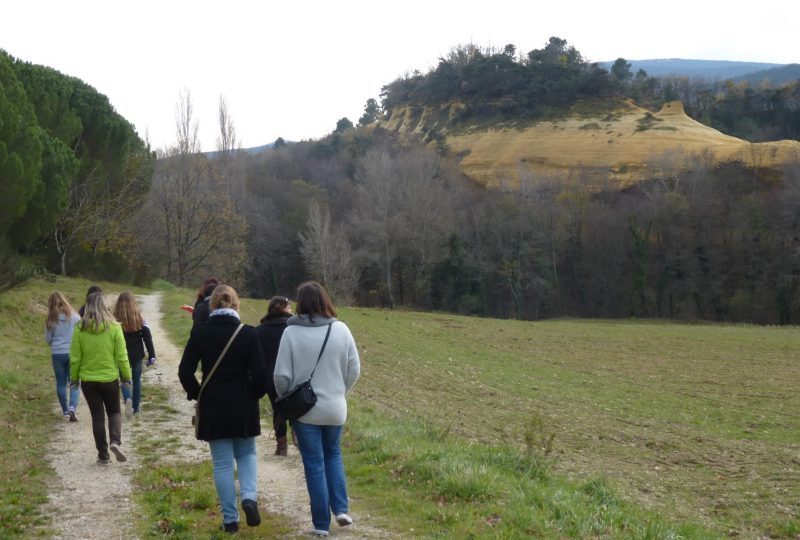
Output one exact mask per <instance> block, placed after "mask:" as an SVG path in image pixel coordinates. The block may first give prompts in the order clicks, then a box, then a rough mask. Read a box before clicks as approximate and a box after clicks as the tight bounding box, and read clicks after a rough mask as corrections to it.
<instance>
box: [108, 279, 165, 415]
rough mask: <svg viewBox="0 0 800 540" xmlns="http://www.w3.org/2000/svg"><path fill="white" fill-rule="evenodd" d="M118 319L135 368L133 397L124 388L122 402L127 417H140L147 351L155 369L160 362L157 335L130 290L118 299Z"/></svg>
mask: <svg viewBox="0 0 800 540" xmlns="http://www.w3.org/2000/svg"><path fill="white" fill-rule="evenodd" d="M114 317H115V318H116V319H117V320H118V321H119V323H120V324H121V325H122V333H123V335H124V336H125V348H126V350H127V351H128V362H129V363H130V365H131V374H132V376H133V394H132V395H131V392H130V391H129V390H128V388H127V387H126V386H125V385H123V386H122V399H123V401H124V402H125V416H126V417H127V418H130V417H131V416H132V415H134V414H139V411H140V407H141V403H142V361H143V359H144V350H145V347H146V348H147V365H148V366H152V365H153V364H154V363H155V361H156V350H155V347H153V335H152V334H151V333H150V328H149V327H148V326H147V323H146V322H145V320H144V317H143V316H142V311H141V310H140V309H139V305H138V304H137V303H136V298H135V297H134V296H133V294H131V293H130V292H129V291H125V292H123V293H122V294H120V295H119V297H118V298H117V303H116V305H115V306H114Z"/></svg>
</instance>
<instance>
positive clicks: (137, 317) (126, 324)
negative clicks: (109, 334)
mask: <svg viewBox="0 0 800 540" xmlns="http://www.w3.org/2000/svg"><path fill="white" fill-rule="evenodd" d="M114 317H116V319H117V320H118V321H119V322H120V324H121V325H122V331H123V332H136V331H138V330H141V329H142V327H143V326H144V317H143V316H142V312H141V310H139V306H138V305H137V304H136V298H135V297H134V296H133V294H132V293H131V292H129V291H125V292H124V293H122V294H120V295H119V298H117V303H116V305H115V306H114Z"/></svg>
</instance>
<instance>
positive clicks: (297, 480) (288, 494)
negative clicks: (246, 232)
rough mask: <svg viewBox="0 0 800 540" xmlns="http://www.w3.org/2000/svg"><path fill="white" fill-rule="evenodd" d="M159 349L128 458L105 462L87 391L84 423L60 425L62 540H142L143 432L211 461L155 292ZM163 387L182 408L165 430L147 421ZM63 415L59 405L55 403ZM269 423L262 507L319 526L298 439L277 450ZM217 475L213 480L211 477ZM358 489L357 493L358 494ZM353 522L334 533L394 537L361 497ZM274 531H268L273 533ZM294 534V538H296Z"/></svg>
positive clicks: (54, 499)
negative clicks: (139, 445)
mask: <svg viewBox="0 0 800 540" xmlns="http://www.w3.org/2000/svg"><path fill="white" fill-rule="evenodd" d="M139 302H140V306H141V308H142V311H143V312H144V315H145V318H146V320H147V324H148V326H150V330H151V331H152V333H153V341H154V344H155V348H156V352H157V354H158V362H157V363H156V366H155V368H152V369H147V368H146V369H145V372H144V374H143V376H142V388H143V390H142V394H143V398H142V413H141V415H140V416H139V417H137V418H134V419H133V421H128V420H125V419H124V418H123V424H122V439H123V441H122V442H123V448H124V449H126V450H127V456H128V461H127V462H126V463H117V462H114V461H112V463H111V465H107V466H102V465H97V464H96V463H95V461H96V450H95V448H94V440H93V438H92V431H91V419H90V418H91V417H90V415H89V410H88V408H86V404H85V403H84V400H83V399H82V398H83V396H81V403H80V406H79V408H78V418H79V421H78V422H77V423H68V422H64V423H63V424H59V425H58V426H57V427H56V430H55V432H54V434H53V439H52V441H51V444H50V448H49V452H48V457H49V460H50V463H51V465H52V466H53V468H54V469H55V471H56V473H57V478H55V479H54V481H53V483H52V484H53V485H52V486H51V490H50V503H49V508H48V511H49V512H50V515H52V516H53V527H54V528H55V529H56V534H55V536H54V538H59V539H61V538H63V539H112V538H114V539H116V538H126V539H131V538H136V536H135V535H134V532H133V527H132V525H131V523H130V521H128V520H126V516H131V515H134V513H135V512H136V510H135V509H134V508H133V505H132V503H131V501H130V494H131V480H130V477H131V473H132V472H133V471H134V470H135V469H136V468H137V467H139V466H140V462H139V459H138V456H137V455H136V454H135V452H133V451H131V450H130V449H131V448H132V446H133V444H131V443H134V444H135V441H136V440H140V438H145V437H147V438H152V437H163V436H164V434H169V435H170V436H172V437H179V438H180V442H179V444H180V446H181V452H180V455H178V456H176V460H180V461H196V460H198V459H210V457H209V454H208V446H207V444H206V443H203V442H201V441H198V440H197V439H195V438H194V433H193V431H192V428H191V426H190V425H189V421H188V419H189V418H190V417H191V409H192V403H193V402H189V401H187V400H186V394H185V392H184V391H183V389H182V388H181V385H180V382H179V381H178V363H179V362H180V356H181V350H180V349H179V348H178V347H176V346H175V345H174V344H173V343H172V342H171V341H170V340H169V338H168V337H167V334H166V331H165V330H164V328H163V327H162V326H161V295H160V294H159V293H154V294H151V295H148V296H142V297H139ZM148 385H161V386H164V387H165V388H167V390H168V394H169V396H170V398H169V400H170V402H169V405H170V406H171V407H172V408H173V409H175V410H176V411H178V412H177V413H176V414H172V415H169V417H168V419H167V420H166V422H160V423H159V426H158V430H156V429H154V428H153V427H152V426H151V425H150V424H148V422H147V387H148ZM53 413H54V414H58V409H57V408H56V409H54V411H53ZM262 425H264V426H267V428H266V429H263V430H262V436H261V437H259V438H258V439H257V448H258V453H259V456H260V457H259V471H258V472H259V475H258V476H259V478H258V481H259V506H260V507H261V509H262V511H267V512H269V513H271V514H278V515H282V516H286V517H288V519H289V520H290V521H291V523H292V525H293V527H294V528H295V530H296V533H301V532H303V531H307V530H309V529H310V528H311V517H310V511H309V508H308V493H307V491H306V487H305V478H304V475H303V464H302V461H301V459H300V455H299V453H298V451H297V449H296V448H295V447H293V446H291V445H290V447H289V456H288V457H285V458H283V457H277V456H274V455H273V452H274V450H275V440H274V438H273V434H272V433H271V432H270V431H269V427H268V426H269V419H267V421H264V419H262ZM209 481H210V479H209ZM351 495H352V494H351ZM353 503H354V506H355V508H354V509H353V512H352V514H351V515H352V516H353V519H354V520H355V521H356V523H355V525H353V526H351V527H345V528H339V527H336V525H335V524H334V526H333V527H332V528H331V534H330V537H331V538H389V537H390V536H391V535H390V534H388V533H387V532H386V531H383V530H381V529H379V528H377V527H375V526H374V525H372V524H371V523H370V521H371V519H370V516H368V515H362V514H360V513H359V512H358V505H357V501H353ZM265 532H266V531H265ZM296 533H293V534H292V535H290V536H294V535H295V534H296Z"/></svg>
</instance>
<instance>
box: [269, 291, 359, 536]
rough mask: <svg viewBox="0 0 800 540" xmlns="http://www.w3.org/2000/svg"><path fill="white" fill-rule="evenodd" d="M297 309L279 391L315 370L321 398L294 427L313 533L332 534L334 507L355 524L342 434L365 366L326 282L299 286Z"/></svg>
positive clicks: (278, 373)
mask: <svg viewBox="0 0 800 540" xmlns="http://www.w3.org/2000/svg"><path fill="white" fill-rule="evenodd" d="M296 313H297V315H296V316H294V317H291V318H290V319H289V320H288V321H287V327H286V330H285V331H284V332H283V337H282V338H281V344H280V347H279V349H278V358H277V360H276V363H275V375H274V379H275V390H276V392H277V394H278V395H279V396H283V395H285V394H286V393H287V392H288V391H289V390H291V389H292V388H294V387H295V386H297V385H298V384H301V383H303V382H305V381H307V380H308V378H309V376H311V374H312V372H313V374H314V375H313V377H312V379H311V386H312V387H313V388H314V393H316V395H317V403H316V405H314V407H312V409H311V410H310V411H309V412H308V413H306V414H305V415H304V416H301V417H300V418H299V419H298V420H295V421H293V422H292V429H293V431H294V434H295V437H296V439H297V446H298V447H299V448H300V454H301V455H302V457H303V468H304V469H305V473H306V487H307V488H308V495H309V498H310V499H311V521H312V523H313V524H314V529H313V530H312V531H311V533H312V534H314V535H317V536H328V530H329V529H330V525H331V512H332V513H333V515H334V516H335V517H336V522H337V523H338V524H339V525H340V526H345V525H350V524H352V523H353V520H352V519H351V518H350V516H349V515H348V512H349V508H348V507H349V504H348V499H347V482H346V479H345V474H344V462H343V461H342V450H341V448H340V439H341V435H342V426H344V423H345V420H346V419H347V400H346V396H347V394H348V393H349V392H350V390H351V389H352V388H353V385H354V384H355V383H356V380H357V379H358V375H359V372H360V369H361V368H360V363H359V358H358V350H357V349H356V343H355V341H354V340H353V335H352V334H351V333H350V329H349V328H347V325H346V324H344V323H343V322H341V321H338V320H336V318H335V317H336V310H335V309H334V307H333V304H332V303H331V300H330V297H329V296H328V293H327V292H326V291H325V289H324V288H323V287H322V285H320V284H319V283H316V282H313V281H308V282H306V283H303V284H302V285H300V287H299V288H298V290H297V311H296ZM326 339H327V341H326ZM323 344H324V347H325V348H324V350H323ZM321 350H322V355H321V356H320V351H321ZM317 358H319V363H317ZM315 365H316V369H315Z"/></svg>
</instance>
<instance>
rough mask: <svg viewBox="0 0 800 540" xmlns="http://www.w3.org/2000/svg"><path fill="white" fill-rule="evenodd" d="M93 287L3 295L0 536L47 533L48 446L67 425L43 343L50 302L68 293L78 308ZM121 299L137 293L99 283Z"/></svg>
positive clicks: (49, 286) (61, 283)
mask: <svg viewBox="0 0 800 540" xmlns="http://www.w3.org/2000/svg"><path fill="white" fill-rule="evenodd" d="M90 284H91V283H90V282H89V281H86V280H80V279H65V278H57V279H55V280H54V281H46V280H43V279H37V280H31V281H29V282H27V283H25V284H23V285H22V286H20V287H17V288H15V289H12V290H10V291H6V292H4V293H0V348H2V350H3V354H2V355H0V411H2V415H1V416H0V422H2V429H0V456H2V459H0V537H9V536H19V535H24V536H28V535H31V534H32V532H33V531H34V530H36V531H37V533H38V534H46V532H47V527H48V524H49V517H48V516H46V515H43V513H42V505H43V504H44V503H45V502H47V483H48V481H49V480H51V479H52V475H53V474H54V472H53V470H52V469H51V468H50V466H49V464H48V463H47V459H46V457H47V443H48V441H49V438H50V435H51V432H52V428H53V426H54V425H55V423H56V422H63V419H62V418H61V414H60V409H59V407H58V400H57V398H56V395H55V377H54V375H53V368H52V364H51V362H50V348H49V346H48V345H47V343H46V342H45V341H44V320H45V317H46V314H47V299H48V297H49V296H50V293H52V292H53V291H55V290H59V291H61V292H63V293H64V294H65V295H66V296H67V298H68V299H69V301H70V302H71V303H72V304H73V306H74V307H75V308H77V307H78V306H80V305H82V304H83V300H84V298H85V295H86V289H87V288H88V287H89V285H90ZM100 285H101V286H102V287H103V290H104V291H106V292H107V293H110V294H116V293H118V292H120V291H123V290H135V289H133V288H131V287H127V286H125V285H119V284H113V283H100Z"/></svg>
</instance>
